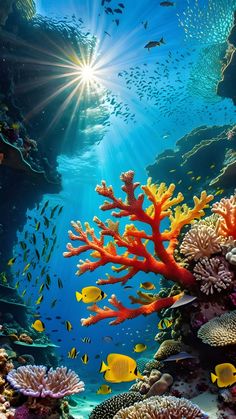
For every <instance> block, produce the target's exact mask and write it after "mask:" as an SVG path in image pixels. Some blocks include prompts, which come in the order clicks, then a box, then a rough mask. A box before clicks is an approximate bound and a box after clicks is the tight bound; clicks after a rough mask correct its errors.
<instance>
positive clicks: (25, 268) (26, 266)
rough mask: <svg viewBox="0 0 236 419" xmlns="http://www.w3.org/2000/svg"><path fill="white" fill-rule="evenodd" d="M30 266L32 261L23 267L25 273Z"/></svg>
mask: <svg viewBox="0 0 236 419" xmlns="http://www.w3.org/2000/svg"><path fill="white" fill-rule="evenodd" d="M29 267H30V263H27V265H25V267H24V269H23V273H25V272H26V271H28V269H29Z"/></svg>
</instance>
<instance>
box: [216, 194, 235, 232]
mask: <svg viewBox="0 0 236 419" xmlns="http://www.w3.org/2000/svg"><path fill="white" fill-rule="evenodd" d="M212 211H213V212H214V213H215V214H218V215H219V216H220V218H219V233H220V234H221V235H222V236H225V237H233V238H234V239H236V193H235V194H234V195H231V197H230V198H222V199H221V200H220V202H216V203H215V204H213V206H212Z"/></svg>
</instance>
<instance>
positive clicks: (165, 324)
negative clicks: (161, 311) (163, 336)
mask: <svg viewBox="0 0 236 419" xmlns="http://www.w3.org/2000/svg"><path fill="white" fill-rule="evenodd" d="M172 324H173V320H172V319H170V318H168V317H165V318H164V319H161V320H160V321H159V323H158V325H157V327H158V329H160V330H164V329H168V328H169V327H171V326H172Z"/></svg>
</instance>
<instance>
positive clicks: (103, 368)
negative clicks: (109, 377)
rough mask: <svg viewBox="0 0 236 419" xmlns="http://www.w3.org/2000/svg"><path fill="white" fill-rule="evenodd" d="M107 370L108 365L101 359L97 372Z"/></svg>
mask: <svg viewBox="0 0 236 419" xmlns="http://www.w3.org/2000/svg"><path fill="white" fill-rule="evenodd" d="M107 370H108V365H106V364H105V362H103V361H102V362H101V366H100V370H99V372H106V371H107Z"/></svg>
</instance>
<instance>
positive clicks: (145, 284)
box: [139, 282, 156, 290]
mask: <svg viewBox="0 0 236 419" xmlns="http://www.w3.org/2000/svg"><path fill="white" fill-rule="evenodd" d="M139 288H143V289H145V290H155V289H156V287H155V285H154V284H153V283H152V282H143V283H141V284H140V285H139Z"/></svg>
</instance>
